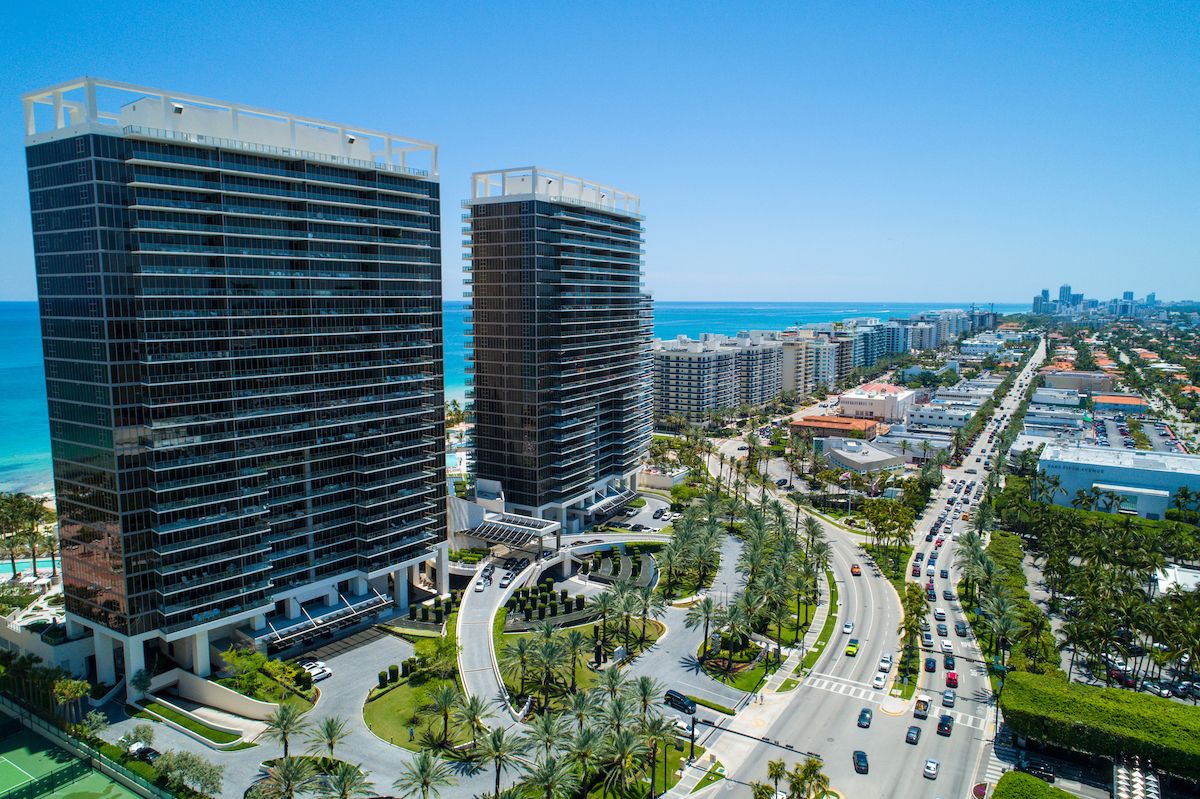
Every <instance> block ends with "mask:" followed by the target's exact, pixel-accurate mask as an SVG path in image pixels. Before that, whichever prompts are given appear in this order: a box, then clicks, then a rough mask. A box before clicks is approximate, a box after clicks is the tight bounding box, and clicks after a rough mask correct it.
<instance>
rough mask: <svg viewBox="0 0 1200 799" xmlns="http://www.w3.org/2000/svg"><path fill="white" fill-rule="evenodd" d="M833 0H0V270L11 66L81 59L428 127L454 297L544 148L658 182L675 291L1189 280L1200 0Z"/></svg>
mask: <svg viewBox="0 0 1200 799" xmlns="http://www.w3.org/2000/svg"><path fill="white" fill-rule="evenodd" d="M845 5H848V4H837V3H825V4H808V3H798V2H793V3H781V4H772V3H753V4H744V5H734V4H731V3H691V4H680V3H668V2H656V3H645V2H638V3H622V2H604V3H561V2H558V3H509V2H502V3H501V2H498V3H489V4H483V3H481V4H470V3H459V4H451V3H427V4H416V3H407V4H405V3H372V2H354V3H337V4H329V3H306V2H292V3H288V4H286V5H284V4H280V6H279V7H278V8H276V7H273V6H271V5H268V4H263V3H254V2H236V3H223V2H206V3H167V2H160V3H133V2H115V1H114V2H104V3H95V2H88V3H54V4H50V3H4V4H3V6H4V7H3V9H2V10H0V31H3V33H2V34H0V45H2V46H0V100H2V102H0V109H4V113H3V114H0V278H2V279H0V299H31V298H33V297H34V294H35V285H34V280H33V265H32V255H31V244H30V232H29V210H28V197H27V194H26V189H25V173H24V156H23V151H22V135H23V131H22V128H21V112H20V105H19V102H18V98H19V95H20V94H21V93H23V92H25V91H28V90H30V89H33V88H39V87H41V86H44V85H49V84H52V83H57V82H60V81H63V80H66V79H69V78H73V77H76V76H78V75H82V74H92V75H97V76H102V77H105V78H110V79H113V80H123V81H129V82H134V83H140V84H144V85H148V86H155V87H161V88H165V89H174V90H177V91H180V92H186V93H190V94H196V95H202V96H210V97H215V98H220V99H227V100H236V101H238V102H243V103H247V104H251V105H257V106H262V107H267V108H276V109H280V110H286V111H290V112H293V113H297V114H304V115H309V116H314V117H319V118H323V119H331V120H336V121H341V122H345V123H348V124H356V125H361V126H364V127H373V128H376V129H383V130H389V131H394V132H395V133H397V134H401V135H407V136H412V137H415V138H420V139H427V140H430V141H434V142H436V143H438V144H439V146H440V148H441V149H440V158H441V175H442V186H443V189H442V191H443V197H444V208H443V213H444V218H445V231H446V232H445V235H444V238H445V265H446V268H445V274H446V282H445V294H446V297H447V298H449V299H452V298H456V297H458V296H459V291H460V290H461V269H460V267H461V257H460V254H461V247H460V241H461V236H460V235H459V228H460V222H459V214H460V209H459V207H458V201H459V200H460V199H462V198H463V197H464V196H465V194H466V193H467V189H468V176H469V174H470V173H471V172H472V171H475V170H481V169H492V168H497V167H507V166H523V165H526V164H530V163H537V164H540V165H545V166H548V167H552V168H557V169H562V170H564V171H567V172H570V173H573V174H577V175H581V176H583V177H587V178H589V179H594V180H600V181H604V182H607V183H609V184H611V185H615V186H618V187H620V188H624V189H627V190H629V191H632V192H635V193H639V194H640V195H641V196H642V208H643V211H644V213H645V214H646V216H647V254H646V273H647V274H646V282H647V286H648V287H649V288H650V289H651V290H652V291H653V292H654V294H655V296H656V297H657V298H658V299H660V300H691V299H710V300H719V299H731V300H739V299H740V300H766V299H772V300H846V299H856V300H926V299H934V298H939V299H956V300H979V301H987V300H995V301H1027V300H1028V298H1029V297H1031V296H1032V295H1033V294H1034V293H1035V292H1036V291H1037V290H1038V289H1040V288H1042V287H1049V288H1050V289H1051V290H1052V293H1056V291H1057V286H1058V284H1059V283H1062V282H1069V283H1071V284H1072V285H1074V286H1076V290H1077V291H1078V290H1083V291H1085V292H1086V293H1088V295H1089V296H1100V297H1110V296H1114V295H1117V294H1119V292H1121V291H1122V290H1125V289H1130V290H1133V291H1135V292H1136V293H1137V294H1138V296H1141V295H1143V294H1144V293H1145V292H1146V291H1157V292H1158V295H1159V297H1160V298H1165V299H1170V298H1182V297H1193V298H1194V297H1200V5H1198V4H1196V3H1188V2H1179V3H1159V4H1153V3H1151V4H1143V3H1136V2H1122V3H1116V2H1111V3H1099V2H1089V3H1067V2H1055V3H1016V2H1011V3H966V2H952V3H920V4H909V3H895V4H879V5H873V4H870V3H863V4H854V8H853V9H846V8H842V6H845ZM285 8H286V10H283V9H285Z"/></svg>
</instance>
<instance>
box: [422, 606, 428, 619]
mask: <svg viewBox="0 0 1200 799" xmlns="http://www.w3.org/2000/svg"><path fill="white" fill-rule="evenodd" d="M421 621H429V606H428V605H422V606H421Z"/></svg>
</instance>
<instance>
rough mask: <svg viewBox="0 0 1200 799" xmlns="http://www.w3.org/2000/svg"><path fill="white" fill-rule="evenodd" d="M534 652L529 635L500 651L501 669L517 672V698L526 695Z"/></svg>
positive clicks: (522, 636) (519, 638)
mask: <svg viewBox="0 0 1200 799" xmlns="http://www.w3.org/2000/svg"><path fill="white" fill-rule="evenodd" d="M601 596H603V594H602V595H601ZM532 652H533V644H532V643H531V641H530V639H529V636H527V635H520V636H517V637H516V640H515V641H513V642H512V643H509V644H505V646H504V648H503V649H502V650H500V667H501V668H503V669H504V670H505V671H512V670H513V669H516V671H517V696H524V695H525V672H526V670H527V669H528V668H529V661H530V658H531V657H532Z"/></svg>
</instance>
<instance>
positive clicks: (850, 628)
mask: <svg viewBox="0 0 1200 799" xmlns="http://www.w3.org/2000/svg"><path fill="white" fill-rule="evenodd" d="M852 632H854V622H852V621H848V622H846V623H845V624H843V625H842V634H843V635H849V634H850V633H852Z"/></svg>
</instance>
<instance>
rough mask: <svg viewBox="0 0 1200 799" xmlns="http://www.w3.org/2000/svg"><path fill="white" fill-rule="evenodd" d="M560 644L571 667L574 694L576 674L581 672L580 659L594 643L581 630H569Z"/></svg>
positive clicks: (571, 690) (573, 691) (572, 691)
mask: <svg viewBox="0 0 1200 799" xmlns="http://www.w3.org/2000/svg"><path fill="white" fill-rule="evenodd" d="M559 643H560V644H561V645H562V650H563V654H564V655H566V657H567V662H568V663H569V664H570V666H571V669H570V670H571V688H570V692H571V693H572V694H573V693H575V688H576V674H577V672H578V671H579V658H581V657H583V656H584V655H586V654H587V653H588V650H590V649H591V648H592V643H591V641H589V640H588V637H587V636H586V635H584V634H583V633H581V632H579V630H568V631H567V633H566V635H564V636H562V639H561V640H560V642H559Z"/></svg>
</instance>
